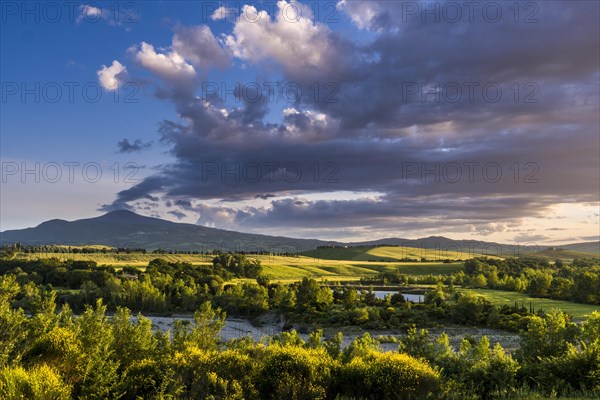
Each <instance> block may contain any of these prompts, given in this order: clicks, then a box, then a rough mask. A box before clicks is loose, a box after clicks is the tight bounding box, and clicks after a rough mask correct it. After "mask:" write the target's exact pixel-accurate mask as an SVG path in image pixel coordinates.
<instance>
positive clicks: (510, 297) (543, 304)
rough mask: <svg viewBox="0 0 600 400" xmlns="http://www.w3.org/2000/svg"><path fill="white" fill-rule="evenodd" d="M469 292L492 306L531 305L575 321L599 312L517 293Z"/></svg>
mask: <svg viewBox="0 0 600 400" xmlns="http://www.w3.org/2000/svg"><path fill="white" fill-rule="evenodd" d="M465 290H469V291H470V292H474V293H476V294H478V295H480V296H483V297H485V298H486V299H487V300H489V301H490V302H491V303H492V304H494V305H499V306H500V305H503V304H507V305H514V304H515V302H516V303H517V305H519V306H520V305H521V304H523V306H524V307H526V308H529V304H530V303H531V305H532V307H533V308H534V309H536V310H538V309H543V310H544V311H546V312H550V311H551V310H552V309H555V308H557V309H560V310H563V311H565V312H566V313H568V314H570V315H572V316H573V318H574V319H576V320H583V319H586V318H587V317H589V316H590V315H591V314H592V312H594V311H600V307H599V306H595V305H592V304H580V303H574V302H571V301H561V300H552V299H543V298H539V297H531V296H528V295H527V294H526V293H517V292H505V291H502V290H491V289H465Z"/></svg>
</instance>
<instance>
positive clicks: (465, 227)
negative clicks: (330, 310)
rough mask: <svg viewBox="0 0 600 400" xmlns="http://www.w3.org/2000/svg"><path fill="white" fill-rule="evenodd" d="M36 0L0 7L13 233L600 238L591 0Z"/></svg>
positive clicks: (1, 205)
mask: <svg viewBox="0 0 600 400" xmlns="http://www.w3.org/2000/svg"><path fill="white" fill-rule="evenodd" d="M25 4H27V6H25ZM45 4H46V3H43V2H29V3H19V2H5V3H3V5H2V24H1V27H0V33H1V35H0V36H1V37H0V44H1V46H0V47H1V57H0V58H1V61H0V63H1V64H0V69H1V70H2V83H1V84H2V99H1V102H2V107H1V111H0V158H1V160H2V162H1V177H0V185H1V190H0V231H2V232H4V231H7V230H15V229H24V228H26V227H34V226H37V225H39V224H40V223H42V222H45V221H48V220H51V219H63V220H67V221H73V220H78V219H84V218H94V217H97V216H100V215H103V214H105V213H107V212H110V211H113V210H119V209H123V210H129V211H133V212H135V213H136V214H138V215H143V216H148V217H154V218H160V219H163V220H168V221H171V222H178V223H190V224H195V225H200V226H206V227H210V228H218V229H224V230H230V231H237V232H243V233H252V234H264V235H271V236H286V237H290V238H299V239H319V240H324V241H339V242H363V241H367V240H379V239H373V238H374V237H377V238H382V239H386V238H401V239H411V240H412V239H418V238H426V237H431V236H442V237H445V238H449V239H452V240H480V241H486V242H496V243H504V244H513V243H515V244H523V243H536V244H541V245H543V246H560V245H561V244H571V243H581V242H596V241H600V233H599V232H600V93H599V92H600V90H599V89H600V21H598V15H599V14H600V3H598V2H589V1H584V0H575V1H552V2H539V3H535V4H536V8H535V10H533V12H532V10H531V9H529V8H526V4H529V3H515V4H516V6H515V5H514V4H512V3H502V2H493V1H483V2H481V5H480V6H477V7H475V6H474V7H475V8H474V9H471V10H468V9H467V8H461V7H462V6H461V5H460V4H459V3H456V5H455V6H453V7H454V8H457V10H458V11H460V13H459V14H452V13H450V8H453V7H450V6H449V4H450V3H448V2H445V1H434V2H430V1H427V2H424V1H410V2H406V1H404V2H402V1H376V0H374V1H346V0H337V1H321V2H317V1H294V0H288V1H267V2H264V1H255V0H254V1H241V2H237V1H236V2H233V1H219V2H211V1H208V2H198V1H189V2H178V3H176V4H169V5H166V4H164V3H163V2H135V1H134V2H127V3H124V4H122V3H119V4H120V5H121V6H122V7H115V6H114V4H113V3H110V2H102V1H100V2H94V3H77V4H75V5H71V6H67V5H61V4H59V3H55V6H54V7H55V8H57V9H58V11H60V12H59V13H55V14H52V13H51V12H50V11H51V10H50V9H49V7H47V6H46V5H45ZM53 4H54V3H53ZM407 4H408V5H410V6H411V7H407V6H406V5H407ZM452 4H454V3H452ZM478 4H479V3H478ZM511 5H512V8H511ZM413 6H414V7H413ZM50 8H51V7H50ZM490 9H495V10H496V11H498V12H496V13H493V12H491V11H490ZM457 10H454V11H457ZM55 11H56V10H55ZM574 26H575V27H577V28H578V29H572V27H574ZM40 60H44V62H40Z"/></svg>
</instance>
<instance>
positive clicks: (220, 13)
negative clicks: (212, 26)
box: [210, 6, 235, 21]
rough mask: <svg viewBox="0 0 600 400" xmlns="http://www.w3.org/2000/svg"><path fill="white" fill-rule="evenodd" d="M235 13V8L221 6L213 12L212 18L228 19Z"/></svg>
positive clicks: (217, 19)
mask: <svg viewBox="0 0 600 400" xmlns="http://www.w3.org/2000/svg"><path fill="white" fill-rule="evenodd" d="M233 14H235V8H228V7H225V6H221V7H219V8H217V9H216V10H215V11H214V12H213V13H212V15H211V16H210V19H212V20H213V21H221V20H224V19H227V18H228V17H229V16H232V15H233Z"/></svg>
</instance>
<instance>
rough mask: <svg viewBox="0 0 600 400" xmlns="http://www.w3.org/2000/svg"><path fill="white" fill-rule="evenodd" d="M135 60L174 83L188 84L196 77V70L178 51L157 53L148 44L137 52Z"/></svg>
mask: <svg viewBox="0 0 600 400" xmlns="http://www.w3.org/2000/svg"><path fill="white" fill-rule="evenodd" d="M135 51H136V53H135V59H136V60H137V61H138V62H139V63H140V64H141V65H142V66H143V67H145V68H147V69H148V70H150V71H151V72H153V73H154V74H156V75H158V76H160V77H161V78H162V79H164V80H167V81H169V82H172V83H177V82H179V83H183V82H188V81H189V80H190V79H193V78H194V77H195V76H196V70H195V69H194V67H193V66H192V65H190V64H188V63H187V62H186V61H185V59H184V58H183V56H181V55H180V54H179V53H177V52H176V51H174V50H173V51H170V52H169V53H157V52H156V51H155V50H154V46H152V45H151V44H148V43H146V42H142V43H141V44H140V48H139V50H137V49H136V50H135Z"/></svg>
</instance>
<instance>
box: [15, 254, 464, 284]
mask: <svg viewBox="0 0 600 400" xmlns="http://www.w3.org/2000/svg"><path fill="white" fill-rule="evenodd" d="M50 257H56V258H58V259H60V260H67V259H72V260H76V261H95V262H97V263H98V264H99V265H101V264H106V265H113V266H115V267H123V266H133V267H145V266H147V265H148V262H149V261H150V260H152V259H154V258H163V259H165V260H167V261H171V262H175V261H181V262H189V263H192V264H194V265H201V264H210V263H211V261H212V256H208V255H187V254H173V255H169V254H164V255H163V254H63V253H44V254H19V255H18V258H24V259H37V258H50ZM249 258H257V259H259V260H260V261H261V263H262V265H263V267H264V273H265V275H268V276H269V277H270V278H271V279H276V280H287V281H290V280H298V279H302V278H303V277H312V278H319V279H320V278H324V279H349V280H353V279H356V280H358V279H359V278H360V277H361V276H365V275H374V274H378V273H379V272H384V271H390V272H392V271H396V270H398V271H400V272H401V273H405V274H407V275H428V274H434V275H438V274H451V273H453V272H457V271H459V270H461V269H462V263H449V264H444V263H439V262H427V263H420V262H419V263H394V262H377V263H374V262H370V261H345V260H322V259H315V258H311V257H305V256H300V257H285V256H270V255H260V256H249Z"/></svg>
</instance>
